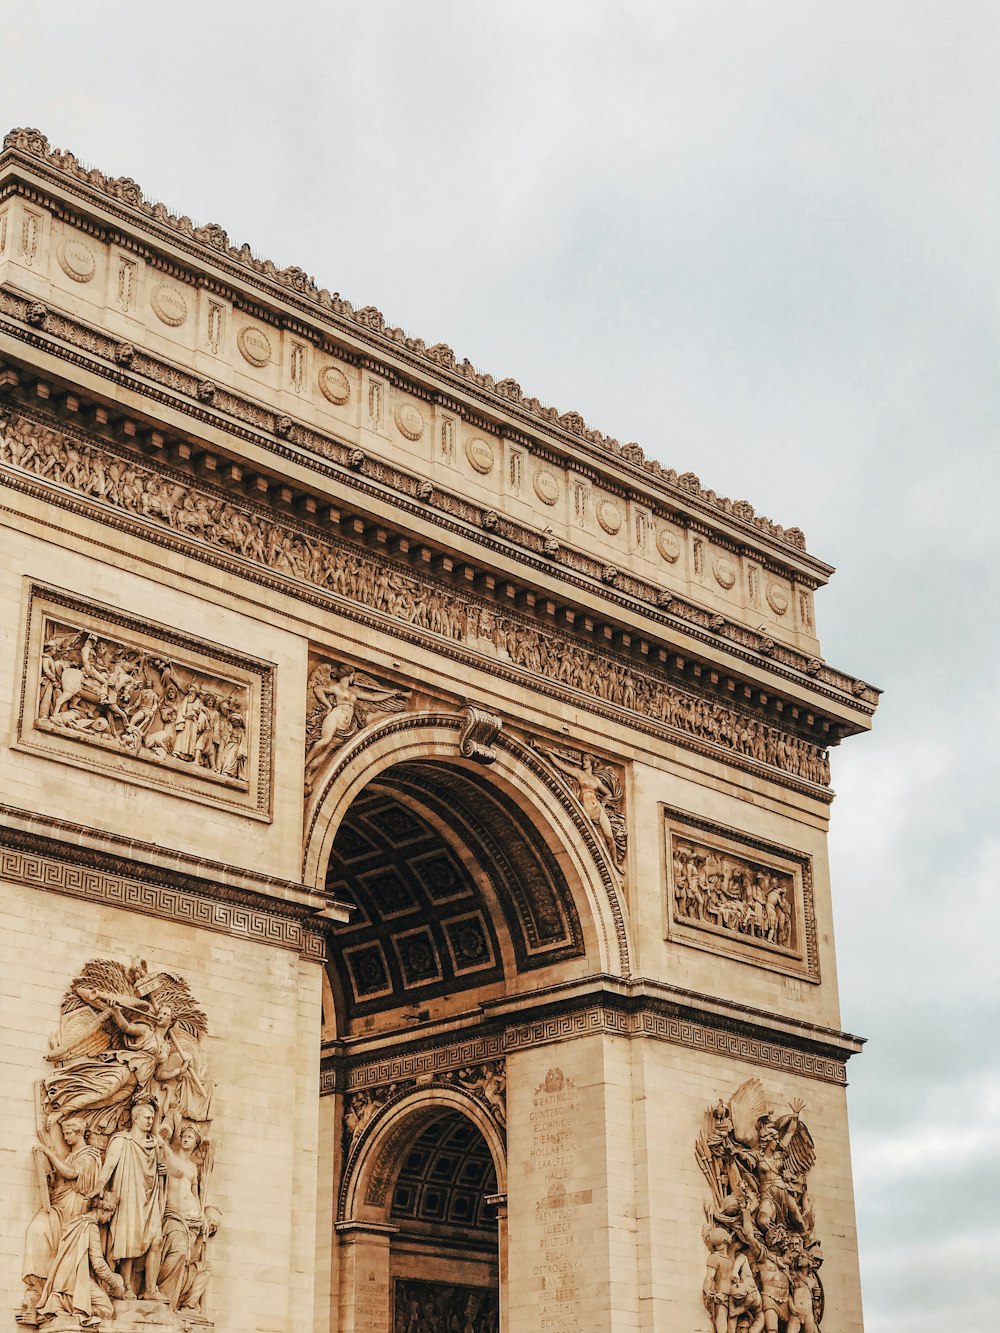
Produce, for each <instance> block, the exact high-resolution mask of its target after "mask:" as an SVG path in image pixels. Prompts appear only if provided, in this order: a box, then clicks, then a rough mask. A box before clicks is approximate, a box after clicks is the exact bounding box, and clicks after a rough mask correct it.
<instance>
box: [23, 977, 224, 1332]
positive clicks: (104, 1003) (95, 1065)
mask: <svg viewBox="0 0 1000 1333" xmlns="http://www.w3.org/2000/svg"><path fill="white" fill-rule="evenodd" d="M205 1032H206V1021H205V1015H204V1014H203V1013H202V1012H201V1010H200V1009H199V1008H198V1007H197V1005H196V1003H195V1001H194V997H193V996H192V995H191V992H190V990H189V988H188V986H187V983H186V982H185V981H183V980H182V979H181V978H179V977H176V976H174V975H172V974H170V973H167V972H157V973H154V974H150V973H149V972H148V970H147V968H146V964H145V963H142V962H140V963H137V964H134V965H133V966H131V967H125V966H123V965H122V964H121V963H117V962H114V961H112V960H109V959H95V960H92V961H91V962H89V963H88V964H87V965H86V967H84V969H83V971H82V972H81V973H80V975H79V976H78V977H77V978H76V980H75V981H74V982H73V984H72V985H71V986H70V988H69V990H68V991H67V993H66V995H65V997H64V999H63V1002H62V1006H61V1016H60V1024H59V1029H58V1032H57V1033H56V1034H55V1035H54V1036H53V1037H52V1038H51V1040H50V1049H49V1051H48V1054H47V1055H46V1057H45V1058H46V1060H47V1061H48V1062H49V1063H50V1064H51V1065H52V1066H53V1072H52V1073H50V1074H48V1075H47V1076H46V1077H44V1078H43V1079H42V1080H41V1082H40V1084H39V1097H38V1144H37V1146H36V1147H35V1148H34V1149H33V1155H34V1163H35V1172H36V1178H37V1181H38V1189H39V1194H40V1200H39V1204H40V1206H39V1210H38V1212H37V1213H36V1214H35V1216H34V1217H33V1218H32V1220H31V1222H30V1224H29V1226H28V1231H27V1235H26V1238H25V1249H24V1269H23V1276H24V1286H25V1292H24V1301H23V1305H22V1308H21V1312H20V1314H19V1315H18V1322H19V1323H21V1324H23V1325H28V1326H35V1327H37V1326H38V1325H45V1324H46V1323H47V1322H48V1321H49V1320H52V1319H56V1318H62V1319H64V1320H65V1319H66V1318H67V1317H68V1318H70V1319H72V1320H75V1321H77V1322H78V1323H79V1324H80V1325H81V1326H82V1327H84V1328H94V1327H96V1326H97V1325H98V1324H99V1323H100V1321H101V1319H110V1318H113V1317H114V1314H115V1308H114V1306H113V1304H112V1298H113V1299H114V1300H118V1301H131V1300H137V1299H142V1300H147V1301H158V1302H161V1303H163V1304H164V1305H166V1306H168V1307H170V1308H171V1309H173V1310H175V1311H177V1312H178V1314H179V1316H180V1317H182V1318H184V1319H188V1320H190V1319H194V1320H195V1321H196V1322H203V1323H207V1322H208V1321H207V1319H206V1317H205V1294H206V1291H207V1288H208V1285H209V1281H210V1277H211V1272H210V1269H209V1265H208V1260H207V1256H206V1246H207V1243H208V1241H209V1240H210V1238H211V1237H212V1236H213V1235H214V1234H215V1232H216V1230H217V1229H218V1225H219V1221H220V1216H219V1213H218V1211H217V1210H216V1209H215V1208H213V1207H212V1206H211V1205H210V1204H209V1203H208V1194H209V1183H210V1177H211V1170H212V1161H213V1156H214V1144H213V1140H212V1137H211V1127H212V1101H213V1086H212V1082H211V1080H210V1078H209V1075H208V1071H207V1068H206V1064H205V1057H204V1051H203V1049H202V1039H203V1038H204V1036H205Z"/></svg>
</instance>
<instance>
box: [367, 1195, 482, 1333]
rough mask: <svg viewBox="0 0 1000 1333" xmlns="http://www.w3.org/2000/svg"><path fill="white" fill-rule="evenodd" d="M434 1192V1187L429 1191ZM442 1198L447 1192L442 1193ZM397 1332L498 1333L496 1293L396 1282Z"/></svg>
mask: <svg viewBox="0 0 1000 1333" xmlns="http://www.w3.org/2000/svg"><path fill="white" fill-rule="evenodd" d="M425 1190H426V1191H428V1192H429V1191H430V1187H429V1186H426V1187H425ZM438 1193H440V1194H441V1196H442V1198H443V1197H444V1196H445V1195H446V1194H447V1191H446V1190H441V1191H438ZM392 1305H393V1324H392V1327H393V1329H401V1330H404V1333H409V1330H410V1329H412V1330H413V1333H417V1330H423V1329H426V1330H427V1331H428V1333H451V1330H453V1329H454V1330H459V1329H460V1330H462V1333H465V1330H475V1333H497V1330H498V1329H499V1327H500V1303H499V1297H498V1295H497V1293H496V1291H491V1290H490V1289H489V1288H487V1287H466V1286H459V1285H457V1284H453V1283H450V1282H448V1283H446V1282H422V1281H416V1280H411V1279H407V1278H396V1279H395V1281H394V1282H393V1300H392Z"/></svg>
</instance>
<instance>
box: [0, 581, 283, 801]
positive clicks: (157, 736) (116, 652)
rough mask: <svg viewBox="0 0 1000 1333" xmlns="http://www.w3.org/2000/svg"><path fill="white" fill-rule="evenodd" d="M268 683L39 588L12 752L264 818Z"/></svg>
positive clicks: (197, 645)
mask: <svg viewBox="0 0 1000 1333" xmlns="http://www.w3.org/2000/svg"><path fill="white" fill-rule="evenodd" d="M272 675H273V668H272V667H271V666H270V665H269V664H267V663H263V662H256V661H249V660H247V659H241V658H237V657H236V656H235V655H233V654H225V653H223V651H222V650H220V649H218V648H214V647H211V648H210V646H209V645H207V644H204V643H202V642H201V641H198V640H194V639H191V638H186V637H184V636H182V635H179V634H177V633H175V632H173V631H170V630H167V629H165V628H161V627H154V626H152V625H149V624H145V623H140V622H138V621H135V620H133V619H131V618H130V617H127V616H123V615H120V614H119V613H117V612H114V611H111V610H110V609H107V610H105V609H100V610H98V608H96V607H94V606H93V605H92V604H89V603H85V602H82V601H80V600H78V599H75V598H72V597H69V596H68V595H66V594H62V593H59V592H57V591H55V590H54V589H46V588H41V587H37V586H36V587H34V588H32V590H31V595H30V607H29V621H28V631H27V642H26V646H25V673H24V685H23V691H22V700H21V709H20V716H19V725H18V747H19V748H21V749H26V750H31V751H34V752H36V753H41V754H44V755H46V756H48V757H50V758H56V759H60V760H62V761H64V762H68V763H72V764H76V765H84V766H86V767H87V768H88V769H95V768H96V769H105V770H108V771H111V772H113V773H114V774H115V775H116V776H121V777H128V778H131V779H132V780H134V781H137V782H141V783H143V784H145V785H156V786H166V787H169V788H170V789H171V790H172V791H174V792H177V793H182V794H185V795H189V796H193V797H195V798H196V799H202V800H211V801H213V803H216V804H223V805H231V806H236V807H238V808H241V809H243V810H245V811H246V812H247V813H249V814H254V815H257V816H258V817H260V816H263V817H265V818H266V817H268V815H269V813H270V730H271V724H270V714H271V696H272V693H273V680H272Z"/></svg>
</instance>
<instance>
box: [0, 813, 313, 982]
mask: <svg viewBox="0 0 1000 1333" xmlns="http://www.w3.org/2000/svg"><path fill="white" fill-rule="evenodd" d="M47 841H48V846H47V847H46V849H45V850H41V849H40V848H41V846H42V844H41V840H39V839H34V838H31V837H29V836H26V835H20V834H17V833H13V832H10V831H6V830H5V831H2V832H0V878H3V879H6V880H8V881H10V882H12V883H15V884H23V885H25V886H26V887H28V888H34V889H43V890H45V891H46V892H49V893H64V894H67V895H68V896H69V897H72V898H82V899H85V900H87V901H90V902H95V903H101V904H103V905H104V906H106V907H119V908H122V909H123V910H125V911H128V912H137V913H140V914H141V915H144V916H152V917H160V918H162V919H163V920H166V921H173V922H175V923H177V924H178V925H185V926H198V927H200V928H201V929H203V930H212V931H216V932H217V933H219V934H223V935H233V936H235V937H237V938H239V939H248V940H253V941H255V942H256V943H259V944H266V945H269V946H271V947H272V948H277V949H288V950H291V951H292V952H293V953H297V954H299V955H301V956H302V957H303V958H306V959H308V960H309V961H311V962H316V963H322V962H325V961H326V938H325V935H324V934H323V931H322V928H321V927H320V926H319V925H318V924H315V923H313V922H312V921H311V920H310V919H309V917H308V916H307V915H306V914H305V913H304V912H303V911H302V910H301V909H299V911H298V912H297V914H296V915H294V916H293V915H291V914H288V915H284V914H281V915H279V914H278V913H276V912H274V911H268V910H266V909H265V908H264V907H263V906H262V905H258V904H259V903H260V902H261V901H262V899H263V895H259V897H255V896H254V895H247V894H243V893H240V892H238V891H236V892H234V891H232V890H229V889H228V888H226V887H224V886H220V885H218V884H216V883H212V884H210V883H208V882H207V881H205V882H197V881H195V879H194V877H193V876H190V875H177V874H170V873H169V872H165V871H160V870H159V869H158V868H156V867H151V866H148V865H144V864H143V863H142V862H140V861H137V860H134V859H132V858H130V857H128V856H115V855H108V854H100V853H92V852H88V851H87V850H85V849H82V848H79V847H75V846H69V845H66V844H59V843H56V842H55V841H54V840H51V841H50V840H47Z"/></svg>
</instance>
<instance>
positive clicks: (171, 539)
mask: <svg viewBox="0 0 1000 1333" xmlns="http://www.w3.org/2000/svg"><path fill="white" fill-rule="evenodd" d="M19 410H21V411H22V413H23V415H24V416H26V417H27V418H29V419H32V420H36V421H38V422H40V423H41V424H44V425H45V426H46V428H48V429H58V430H59V431H61V432H62V433H63V434H65V435H67V436H70V437H72V438H74V439H77V440H80V441H81V442H82V443H86V444H90V445H91V446H92V447H93V446H94V445H95V443H96V445H97V447H98V448H101V449H104V450H106V451H107V452H108V453H109V454H111V455H113V456H115V457H118V458H121V459H123V460H127V461H128V462H129V463H131V464H133V465H134V464H135V463H136V462H138V461H139V460H137V459H136V457H135V455H134V454H132V453H130V452H129V451H127V450H122V449H119V448H115V447H114V446H112V445H109V444H108V443H106V442H105V441H103V440H100V441H96V442H95V441H94V440H93V439H92V438H91V437H89V436H87V435H86V434H85V433H84V432H82V431H79V430H77V429H74V428H73V427H71V426H68V425H67V423H65V422H63V421H60V420H58V419H53V418H49V417H47V416H46V415H45V414H44V413H39V412H29V411H25V410H24V409H23V408H21V409H19ZM50 423H51V424H50ZM140 466H143V467H145V468H146V469H147V470H149V471H151V472H153V471H155V472H156V473H157V474H158V475H160V476H163V477H166V478H168V479H175V480H177V481H180V482H182V483H183V484H184V485H186V486H189V487H190V488H191V489H192V490H195V491H198V492H200V493H203V494H206V495H208V496H212V497H213V498H215V499H224V500H225V501H226V502H227V503H229V504H233V503H234V497H233V496H232V495H231V494H230V493H229V492H227V491H223V490H219V491H218V493H217V492H216V490H215V488H212V487H208V486H199V487H195V486H193V485H192V479H191V478H190V477H189V476H188V475H187V474H186V473H183V472H179V471H178V470H176V469H172V468H168V467H158V466H157V467H155V468H154V467H153V466H151V464H150V463H149V461H148V460H142V462H141V463H140ZM0 479H2V480H3V481H4V482H5V484H7V485H9V486H10V487H11V489H13V490H15V491H19V492H21V493H22V494H26V495H30V496H32V497H34V498H37V499H40V500H43V501H45V502H46V503H49V504H54V505H56V506H58V507H59V508H62V509H64V510H67V511H69V512H71V513H76V514H79V515H81V516H83V517H91V518H95V519H96V520H97V521H98V522H102V523H104V524H106V525H108V526H110V527H112V528H115V529H117V530H119V531H122V532H127V533H130V534H132V535H135V536H138V537H140V538H143V539H144V540H147V541H150V542H152V543H153V544H155V545H157V546H160V547H162V548H164V549H166V550H172V551H176V552H177V553H179V554H182V555H185V556H192V555H194V556H196V557H197V558H199V559H200V560H202V561H204V562H205V563H207V564H209V565H211V566H213V567H214V568H216V569H223V570H226V571H227V572H230V573H234V574H237V575H239V576H242V577H244V578H249V579H251V580H252V581H254V582H257V583H259V584H261V585H262V586H265V587H270V588H272V589H274V590H276V591H279V592H282V593H285V594H289V593H291V594H292V595H294V596H295V597H297V598H298V599H299V600H302V601H305V602H308V603H309V604H311V605H314V606H320V607H324V608H326V609H332V610H334V611H336V612H338V613H339V614H342V615H345V616H347V617H348V618H349V619H351V620H353V621H354V622H355V623H357V624H362V625H366V626H367V627H369V628H371V629H375V630H379V631H384V632H388V633H390V634H392V635H394V636H395V637H397V638H400V639H403V640H404V641H405V642H408V643H412V644H415V645H418V646H420V647H423V648H428V649H430V650H431V651H434V652H436V653H437V654H439V655H440V656H444V657H449V658H451V659H452V660H454V661H457V662H461V663H463V664H464V665H468V666H472V667H474V668H478V669H483V667H484V664H485V669H486V670H487V671H488V672H489V673H490V674H492V675H493V676H499V677H500V678H502V679H505V680H507V681H510V682H511V683H514V684H519V685H523V684H524V683H525V679H527V681H528V682H530V687H531V688H532V689H534V690H536V691H538V692H539V693H542V694H545V695H547V696H548V697H550V698H555V699H560V700H568V701H569V702H570V703H571V704H576V705H579V704H581V703H583V704H584V706H585V707H586V708H588V709H589V710H590V711H591V712H594V713H597V714H599V715H601V716H604V717H606V718H610V719H612V720H621V719H622V717H623V716H624V717H625V718H626V719H627V722H628V725H629V726H630V727H631V728H632V729H633V730H638V731H642V732H644V733H645V734H647V735H651V736H657V737H661V738H664V739H666V740H668V741H670V742H672V743H674V744H678V745H680V746H681V747H682V748H684V749H687V750H691V751H693V752H694V753H697V754H701V755H704V756H705V757H708V758H711V759H714V760H716V761H721V762H723V763H728V764H730V765H732V766H733V767H736V768H740V769H742V770H743V771H744V772H748V773H753V774H756V775H758V776H761V777H764V778H766V779H767V780H769V781H772V782H774V783H776V784H778V785H780V786H783V787H786V788H788V789H790V790H793V791H799V792H802V793H804V794H806V795H808V796H811V797H812V798H813V799H815V800H819V801H822V802H824V803H830V802H831V801H832V800H833V798H834V795H835V793H834V792H833V790H832V789H831V788H829V787H825V786H819V785H818V784H815V783H812V782H809V781H807V780H804V779H800V778H798V777H795V776H794V775H792V774H791V773H788V772H785V771H784V770H782V769H779V768H776V767H773V766H771V765H769V764H767V763H765V762H763V761H759V760H755V759H753V758H752V757H750V756H745V755H741V754H737V753H736V752H735V751H734V750H732V749H730V748H729V747H726V746H723V745H717V744H715V743H713V742H711V741H706V740H703V739H701V738H699V737H697V736H693V735H691V734H690V733H688V732H685V731H683V730H682V729H680V728H678V727H674V726H672V725H670V724H669V723H664V722H660V721H658V720H656V719H653V718H650V717H649V716H648V715H644V714H642V713H638V712H632V711H630V710H627V709H625V708H624V707H623V706H622V705H619V704H612V703H609V702H606V701H604V700H600V699H597V698H596V697H595V696H593V695H588V694H585V693H584V692H583V691H582V690H580V689H578V688H576V687H574V686H569V685H562V684H560V683H558V682H552V681H551V680H550V679H549V678H548V677H546V676H543V675H541V674H536V673H534V672H532V671H531V670H529V669H527V668H522V667H513V666H509V665H507V664H505V663H503V662H502V661H499V660H498V659H497V658H494V657H489V656H487V655H486V654H483V653H478V652H476V651H475V650H473V649H470V648H468V647H467V646H465V645H460V644H458V643H457V642H456V641H455V640H452V639H450V638H448V639H446V638H444V636H434V635H433V633H432V632H431V631H426V630H419V629H414V627H413V626H412V625H410V624H409V623H408V622H406V621H403V620H398V619H396V618H394V617H392V616H390V615H389V614H388V613H386V612H381V611H375V610H372V609H371V608H368V607H364V606H363V605H362V604H361V603H358V602H354V601H352V600H350V599H349V598H347V597H342V596H341V595H340V594H337V593H333V592H330V591H328V590H320V589H319V588H317V587H315V585H310V584H307V583H306V582H305V581H304V580H301V579H297V578H295V577H294V576H293V575H284V574H275V573H273V572H271V571H269V570H266V569H265V567H264V566H262V565H258V564H255V563H253V562H251V561H250V560H249V559H248V558H246V557H242V556H235V555H229V554H222V553H221V552H219V551H217V550H215V549H214V548H211V547H209V546H208V545H207V544H202V543H201V542H200V541H198V540H197V539H195V538H187V539H182V538H181V537H180V536H179V535H176V536H175V535H173V533H172V531H171V530H170V529H165V528H161V527H160V526H158V525H155V524H153V523H146V522H143V520H142V519H140V518H138V517H137V516H135V515H131V514H128V513H127V511H124V510H121V509H118V508H115V507H112V506H110V505H103V504H101V503H100V502H98V501H94V500H91V499H90V498H89V497H86V498H81V497H78V496H77V494H76V493H75V492H71V491H68V490H67V489H66V488H65V487H64V486H63V485H62V484H60V483H55V482H48V481H47V480H45V479H38V478H37V477H36V476H35V475H34V474H33V473H29V472H27V471H25V470H23V469H21V468H18V467H16V466H15V465H10V464H3V465H0ZM237 503H238V504H239V505H240V506H242V507H243V508H244V509H245V510H246V511H247V512H249V513H264V514H266V516H267V519H268V521H269V522H272V523H274V524H275V526H276V527H282V528H283V529H284V530H285V531H287V532H290V533H293V534H294V535H296V536H299V537H304V538H308V539H310V540H313V541H315V540H316V536H317V535H316V534H315V533H314V532H312V530H310V529H309V528H307V527H305V525H297V524H295V523H290V522H288V521H284V522H282V523H278V521H277V520H276V519H274V518H273V517H272V515H271V514H270V512H269V511H266V510H263V509H262V507H261V506H258V505H254V504H253V503H252V502H250V501H248V500H245V499H243V498H242V497H241V498H240V499H239V500H238V501H237ZM321 540H326V541H327V542H328V543H329V544H331V545H334V544H335V545H337V546H338V547H339V548H342V549H345V550H349V551H350V552H351V553H352V554H357V555H358V556H359V557H364V558H368V559H374V560H385V557H383V556H378V555H376V554H374V553H373V552H371V551H370V550H368V549H367V548H362V547H355V545H354V544H353V543H351V542H347V541H343V540H339V541H338V542H337V543H333V542H332V541H331V539H330V538H325V539H321ZM393 567H394V568H395V566H393ZM399 572H400V573H401V574H403V575H404V576H405V577H407V578H409V579H411V580H413V581H414V582H417V583H421V584H423V585H424V586H427V587H430V588H431V589H433V590H435V591H439V592H441V593H444V594H446V595H448V596H449V597H453V596H454V589H453V588H452V587H451V585H450V584H447V583H445V582H443V581H441V580H437V579H432V578H431V577H430V576H428V575H426V574H424V573H422V572H421V571H418V570H416V569H414V568H412V567H411V566H401V567H400V570H399ZM464 596H465V597H467V598H469V600H476V601H479V603H480V604H483V605H486V606H488V607H489V608H490V609H491V610H492V609H493V608H492V604H491V603H488V602H485V600H484V599H474V598H471V597H470V595H469V594H467V593H466V594H464ZM504 614H505V615H507V616H509V617H510V618H511V619H515V620H517V621H518V622H519V623H520V621H521V620H524V619H525V618H524V617H521V616H519V615H517V614H516V613H515V612H513V611H509V610H507V609H505V610H504ZM527 623H528V624H529V626H530V627H531V628H532V629H533V630H534V629H535V626H534V625H533V624H531V622H530V621H529V622H527ZM544 632H545V633H547V634H550V635H553V636H555V637H557V638H562V639H565V640H566V641H567V642H570V643H572V644H573V645H574V646H575V647H579V648H581V649H582V650H583V651H586V652H590V653H592V654H593V655H594V656H595V657H596V658H598V659H600V660H603V661H607V662H616V663H617V662H619V661H620V662H621V664H622V665H625V666H627V667H628V668H629V669H631V670H633V671H637V672H639V673H640V674H648V672H647V671H646V670H645V669H644V668H643V667H641V666H639V665H638V664H637V663H635V662H633V661H632V660H631V659H630V658H626V657H620V658H619V657H612V655H611V654H609V653H606V652H601V651H600V650H598V649H597V648H596V647H591V646H590V645H586V646H585V647H584V645H581V644H578V643H577V642H576V641H575V640H574V639H571V638H569V637H568V636H566V635H564V634H562V633H561V631H559V630H557V629H555V628H554V627H553V628H548V627H546V629H545V631H544ZM651 679H652V680H653V681H654V682H655V683H656V684H658V685H662V686H664V687H665V688H668V689H672V690H675V691H676V692H677V693H680V694H687V695H689V696H690V697H692V698H694V699H699V698H700V697H701V696H699V695H698V694H697V693H696V692H694V691H692V690H690V689H682V688H681V687H679V686H677V685H676V684H674V682H672V681H671V680H670V679H669V678H667V679H665V680H664V681H659V680H658V679H657V678H656V677H655V676H651ZM722 706H723V707H725V708H728V709H731V710H733V711H734V712H735V713H737V714H738V715H740V716H745V717H747V718H750V719H751V720H753V721H755V722H759V723H760V724H761V725H765V726H767V727H770V728H772V729H773V730H776V731H780V730H781V728H780V727H779V726H778V724H777V723H776V722H775V720H773V719H770V718H769V719H767V721H766V722H763V721H762V720H761V719H759V718H757V716H756V714H754V713H752V712H750V711H749V710H744V709H741V708H738V707H737V706H735V705H733V704H725V705H722ZM812 744H815V742H812Z"/></svg>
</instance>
